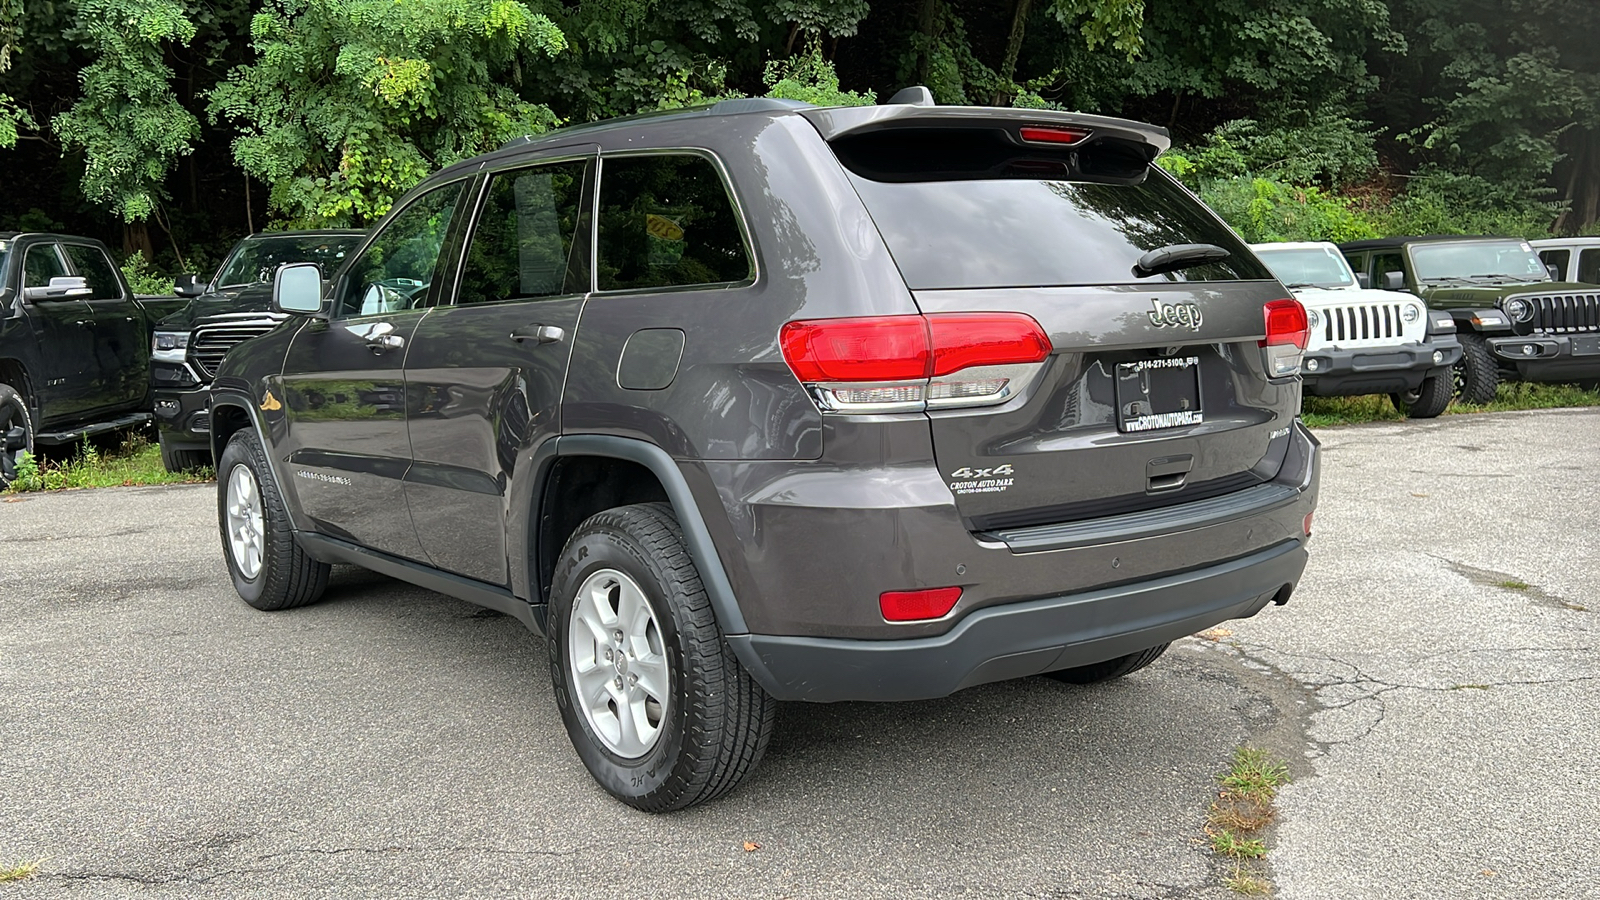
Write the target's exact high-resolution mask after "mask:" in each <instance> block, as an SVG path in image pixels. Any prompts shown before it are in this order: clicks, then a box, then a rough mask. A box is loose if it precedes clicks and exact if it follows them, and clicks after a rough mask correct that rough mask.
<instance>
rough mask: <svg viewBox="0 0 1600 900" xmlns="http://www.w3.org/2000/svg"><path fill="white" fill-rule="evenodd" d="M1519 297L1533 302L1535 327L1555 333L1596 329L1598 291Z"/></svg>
mask: <svg viewBox="0 0 1600 900" xmlns="http://www.w3.org/2000/svg"><path fill="white" fill-rule="evenodd" d="M1522 299H1524V300H1526V301H1528V303H1529V304H1530V305H1532V306H1533V329H1534V330H1535V331H1545V332H1552V333H1555V334H1570V333H1572V332H1575V331H1600V293H1595V294H1555V295H1552V296H1548V297H1537V296H1535V297H1523V298H1522Z"/></svg>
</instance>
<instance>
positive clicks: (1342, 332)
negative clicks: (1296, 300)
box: [1317, 303, 1405, 344]
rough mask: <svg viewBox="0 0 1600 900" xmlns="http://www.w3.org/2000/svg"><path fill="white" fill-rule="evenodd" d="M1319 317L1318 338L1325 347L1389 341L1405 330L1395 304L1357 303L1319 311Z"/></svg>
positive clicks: (1397, 305) (1398, 305)
mask: <svg viewBox="0 0 1600 900" xmlns="http://www.w3.org/2000/svg"><path fill="white" fill-rule="evenodd" d="M1317 313H1318V314H1319V315H1321V316H1322V317H1323V323H1322V337H1323V340H1325V341H1327V342H1328V343H1330V344H1332V343H1349V342H1350V341H1377V340H1382V341H1393V340H1394V339H1395V338H1398V337H1401V336H1402V332H1403V331H1404V329H1405V326H1404V325H1403V324H1402V323H1401V320H1400V304H1398V303H1360V304H1356V305H1353V306H1332V307H1328V308H1327V309H1319V310H1317Z"/></svg>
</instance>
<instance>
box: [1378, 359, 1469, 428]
mask: <svg viewBox="0 0 1600 900" xmlns="http://www.w3.org/2000/svg"><path fill="white" fill-rule="evenodd" d="M1454 393H1455V383H1454V381H1453V380H1452V378H1451V374H1450V372H1448V371H1440V372H1438V373H1437V374H1434V375H1429V376H1428V377H1427V378H1424V379H1423V380H1422V384H1421V386H1419V387H1418V388H1417V389H1416V390H1414V391H1406V392H1404V393H1400V394H1390V395H1389V401H1390V402H1391V403H1393V404H1394V408H1395V409H1398V410H1400V411H1401V412H1403V413H1405V414H1406V415H1407V416H1408V417H1409V418H1413V419H1435V418H1438V417H1439V414H1440V413H1442V412H1444V411H1445V408H1446V407H1448V406H1449V405H1450V401H1451V399H1452V396H1451V395H1452V394H1454Z"/></svg>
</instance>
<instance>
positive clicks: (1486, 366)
mask: <svg viewBox="0 0 1600 900" xmlns="http://www.w3.org/2000/svg"><path fill="white" fill-rule="evenodd" d="M1459 337H1460V339H1461V360H1460V362H1457V363H1456V364H1455V371H1454V382H1455V393H1456V397H1457V399H1459V400H1460V401H1461V402H1462V403H1488V402H1489V401H1490V400H1493V399H1494V392H1495V388H1497V387H1499V386H1500V367H1499V366H1498V365H1496V364H1495V361H1494V354H1493V353H1491V352H1489V342H1488V340H1486V339H1485V338H1484V336H1483V335H1481V334H1471V333H1464V334H1461V335H1459Z"/></svg>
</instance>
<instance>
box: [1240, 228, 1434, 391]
mask: <svg viewBox="0 0 1600 900" xmlns="http://www.w3.org/2000/svg"><path fill="white" fill-rule="evenodd" d="M1250 249H1252V250H1254V251H1255V252H1256V255H1258V256H1260V257H1261V260H1262V262H1265V263H1266V264H1267V267H1268V268H1270V269H1272V273H1273V274H1274V275H1277V276H1278V280H1279V281H1282V282H1283V283H1284V285H1285V286H1286V287H1288V288H1289V291H1290V292H1291V293H1293V294H1294V296H1295V299H1297V300H1299V301H1300V302H1301V303H1302V304H1304V306H1305V308H1306V319H1307V324H1309V325H1310V328H1311V335H1310V337H1309V339H1308V340H1307V343H1306V353H1305V360H1304V362H1303V363H1302V364H1301V367H1300V374H1301V377H1302V379H1303V380H1304V382H1305V392H1306V393H1307V394H1310V395H1312V396H1317V397H1349V396H1355V395H1358V394H1388V395H1389V399H1390V400H1392V401H1393V402H1394V405H1395V408H1396V409H1399V410H1400V411H1401V412H1403V413H1405V414H1406V415H1407V416H1410V417H1411V418H1414V419H1431V418H1433V417H1434V416H1437V415H1439V414H1440V413H1442V412H1444V410H1445V407H1447V406H1449V405H1450V400H1451V398H1452V397H1453V396H1454V395H1455V393H1456V386H1455V381H1454V378H1453V376H1452V367H1453V366H1454V365H1455V364H1456V362H1457V361H1458V360H1460V359H1461V343H1460V342H1459V341H1458V340H1457V339H1456V326H1455V322H1454V321H1453V320H1452V319H1451V318H1450V314H1449V313H1448V312H1443V311H1439V310H1429V309H1428V308H1427V306H1426V305H1425V304H1424V303H1423V302H1422V301H1421V300H1419V299H1417V298H1416V297H1415V296H1413V295H1411V294H1407V293H1397V292H1395V291H1380V290H1374V289H1371V288H1368V287H1367V286H1366V285H1363V284H1361V283H1359V282H1358V281H1357V279H1356V276H1355V274H1354V273H1353V272H1351V271H1350V264H1349V263H1347V262H1345V259H1344V256H1343V255H1342V254H1341V253H1340V252H1339V248H1338V247H1335V246H1334V245H1333V244H1330V243H1326V242H1323V241H1304V242H1293V243H1280V244H1252V245H1250Z"/></svg>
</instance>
